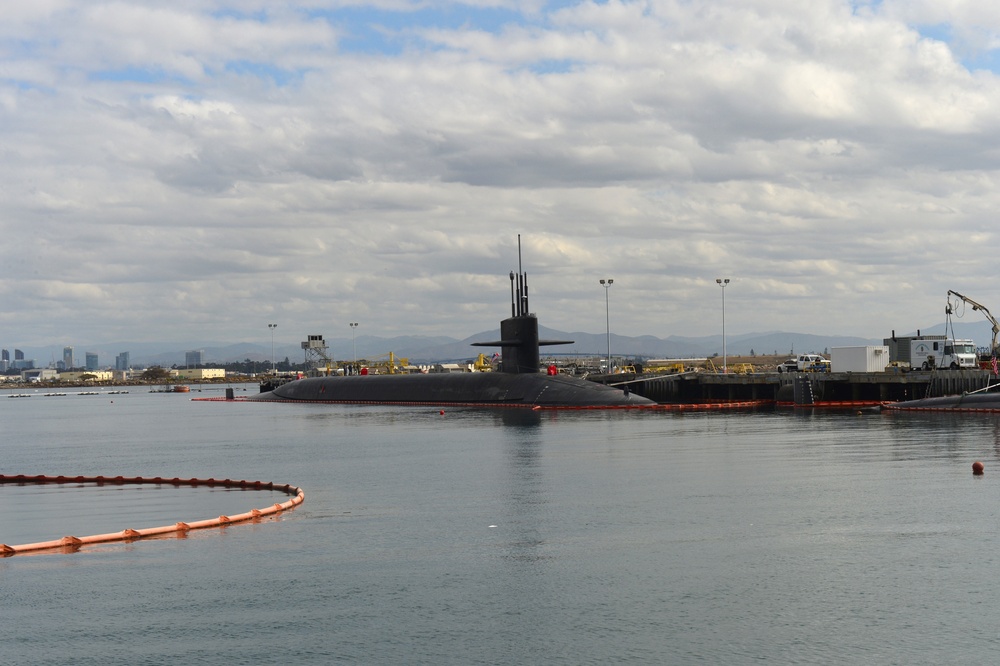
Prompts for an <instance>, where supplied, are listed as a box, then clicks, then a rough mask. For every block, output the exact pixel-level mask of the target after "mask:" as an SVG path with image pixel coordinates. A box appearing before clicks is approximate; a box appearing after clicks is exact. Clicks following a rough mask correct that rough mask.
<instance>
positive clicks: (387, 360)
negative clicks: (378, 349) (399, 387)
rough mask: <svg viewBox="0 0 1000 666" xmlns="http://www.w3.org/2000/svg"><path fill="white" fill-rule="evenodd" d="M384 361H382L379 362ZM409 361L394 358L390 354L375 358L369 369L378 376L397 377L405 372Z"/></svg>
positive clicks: (400, 357)
mask: <svg viewBox="0 0 1000 666" xmlns="http://www.w3.org/2000/svg"><path fill="white" fill-rule="evenodd" d="M379 359H384V360H379ZM409 364H410V359H408V358H403V357H402V356H396V355H395V354H393V353H392V352H389V353H388V354H382V355H380V356H376V357H375V360H374V361H373V362H372V363H371V365H370V367H371V368H372V369H374V370H375V371H376V372H377V373H378V374H380V375H399V374H404V373H405V372H406V366H408V365H409Z"/></svg>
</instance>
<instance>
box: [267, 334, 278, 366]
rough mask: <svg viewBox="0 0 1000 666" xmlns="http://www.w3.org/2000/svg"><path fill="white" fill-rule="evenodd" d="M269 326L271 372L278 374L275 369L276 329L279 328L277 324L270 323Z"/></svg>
mask: <svg viewBox="0 0 1000 666" xmlns="http://www.w3.org/2000/svg"><path fill="white" fill-rule="evenodd" d="M267 327H268V328H269V329H271V374H272V375H274V374H277V373H276V372H275V371H274V329H276V328H278V325H277V324H268V325H267Z"/></svg>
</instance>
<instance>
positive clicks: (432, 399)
mask: <svg viewBox="0 0 1000 666" xmlns="http://www.w3.org/2000/svg"><path fill="white" fill-rule="evenodd" d="M520 245H521V238H520V236H518V272H517V275H516V276H515V274H514V272H513V271H511V273H510V285H511V287H510V288H511V316H510V317H508V318H507V319H504V320H503V321H501V322H500V340H496V341H493V342H476V343H473V346H479V347H500V350H501V351H500V369H499V370H498V371H495V372H466V373H436V374H405V375H349V376H346V377H345V376H333V377H307V378H303V379H297V380H295V381H292V382H288V383H287V384H281V385H279V386H277V387H274V388H273V389H272V390H270V391H266V392H262V393H260V394H258V395H255V396H252V397H250V398H248V400H253V401H268V402H317V403H322V402H329V403H340V404H368V405H436V406H437V405H440V406H445V405H461V406H475V407H524V408H532V409H545V408H565V409H572V408H578V409H585V408H591V409H611V408H629V407H648V406H652V405H655V404H656V403H655V402H654V401H652V400H649V399H648V398H644V397H642V396H639V395H635V394H632V393H630V392H629V391H628V389H627V388H626V389H624V390H623V389H620V388H616V387H613V386H606V385H604V384H597V383H594V382H589V381H587V380H585V379H580V378H578V377H571V376H568V375H560V374H557V373H551V372H550V373H542V372H541V371H540V370H541V368H540V363H539V352H538V350H539V347H541V346H546V345H561V344H572V341H571V340H539V338H538V319H537V317H536V316H535V315H534V314H533V313H531V312H530V311H529V309H528V278H527V274H526V273H524V272H523V271H522V270H521V248H520Z"/></svg>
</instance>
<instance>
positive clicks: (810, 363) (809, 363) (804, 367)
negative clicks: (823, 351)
mask: <svg viewBox="0 0 1000 666" xmlns="http://www.w3.org/2000/svg"><path fill="white" fill-rule="evenodd" d="M796 365H797V366H798V370H799V372H830V361H829V360H827V359H825V358H823V357H822V356H820V355H819V354H799V357H798V359H796Z"/></svg>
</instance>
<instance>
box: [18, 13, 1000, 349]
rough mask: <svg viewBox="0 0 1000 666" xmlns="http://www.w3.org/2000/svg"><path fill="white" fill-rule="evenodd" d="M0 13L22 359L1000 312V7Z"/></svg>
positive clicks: (863, 331)
mask: <svg viewBox="0 0 1000 666" xmlns="http://www.w3.org/2000/svg"><path fill="white" fill-rule="evenodd" d="M0 6H2V17H3V20H2V21H0V54H2V55H0V156H2V159H0V233H2V238H3V243H4V248H5V252H4V259H3V261H2V262H0V299H2V301H0V303H2V307H0V345H2V346H5V347H9V346H16V345H26V346H27V345H43V344H78V345H83V344H87V343H93V344H96V343H101V342H111V341H118V340H129V341H174V340H177V341H180V340H184V341H198V340H204V341H219V340H223V341H224V340H228V341H234V342H235V341H269V340H270V333H269V330H268V328H267V324H268V323H277V324H278V326H279V327H278V329H277V331H278V336H277V337H278V338H279V339H281V340H287V341H289V342H294V341H296V340H304V339H305V338H304V336H305V335H307V334H313V333H320V334H323V335H325V336H326V337H327V338H328V339H333V338H337V337H350V329H349V327H348V322H351V321H355V322H359V323H360V327H359V329H358V332H359V334H361V333H366V334H371V335H380V336H392V335H400V334H426V335H450V336H453V337H458V338H461V337H465V336H467V335H470V334H473V333H476V332H479V331H483V330H489V329H495V328H496V327H497V326H498V322H499V320H500V319H501V318H502V317H503V316H505V315H506V314H507V313H509V311H510V310H509V299H510V285H509V280H508V278H507V275H508V272H509V271H510V270H512V269H514V270H516V269H517V235H518V234H521V237H522V256H523V262H524V270H525V271H526V272H527V273H528V280H529V285H530V288H531V307H532V310H534V311H536V312H537V313H538V315H539V320H540V322H541V324H542V325H544V326H548V327H550V328H555V329H560V330H565V331H588V332H594V333H599V332H602V331H603V330H604V327H605V290H604V289H603V288H602V287H601V286H600V284H599V283H598V280H599V279H600V278H602V277H604V278H606V277H611V278H613V279H614V286H613V287H612V289H611V291H610V293H609V294H608V296H609V297H610V313H611V317H610V318H611V328H612V331H613V332H615V333H618V334H623V335H647V334H648V335H655V336H657V337H666V336H669V335H690V336H700V335H709V334H716V333H719V332H720V329H721V319H722V290H721V289H720V288H719V286H718V285H717V284H716V282H715V280H716V278H718V277H728V278H730V280H731V282H730V284H729V286H728V287H727V288H726V290H725V299H726V309H725V312H726V327H727V332H728V333H730V334H738V333H750V332H763V331H773V330H786V331H795V332H802V333H819V334H826V333H829V334H842V335H858V336H864V337H882V336H884V335H888V334H889V332H890V330H891V329H896V330H897V331H899V332H903V331H908V330H912V329H915V328H918V327H922V326H923V327H926V326H930V325H932V324H935V323H939V322H941V321H943V320H944V306H945V301H946V292H947V290H949V289H955V290H957V291H960V292H963V293H966V294H967V295H969V296H970V297H972V298H974V299H976V300H979V301H981V302H982V303H984V304H986V305H987V306H988V307H991V308H992V309H993V310H994V311H996V312H997V313H998V314H1000V284H998V281H997V279H996V278H997V270H996V266H997V264H998V256H1000V238H998V232H997V231H996V230H997V217H998V212H1000V184H998V182H997V181H998V176H1000V77H998V72H1000V58H998V57H997V56H998V53H1000V5H997V4H996V3H990V2H986V1H985V0H886V1H884V2H847V1H838V0H811V1H810V2H802V1H801V0H712V1H711V2H709V1H707V0H706V1H703V2H699V1H697V0H695V1H691V0H662V1H657V0H652V1H648V2H601V3H593V2H562V1H560V2H550V3H546V2H544V1H542V0H470V2H467V3H459V2H455V3H447V2H435V1H434V0H429V1H427V2H410V1H407V0H382V1H377V2H372V3H365V4H354V3H351V2H349V1H342V2H330V1H326V0H301V1H298V0H287V1H284V2H264V1H263V0H172V1H171V2H149V1H143V2H128V1H127V0H126V1H121V2H103V1H98V0H93V1H89V0H78V1H75V2H74V1H68V0H32V2H15V1H14V0H2V1H0ZM966 317H967V318H966V319H965V321H976V320H977V317H978V314H977V313H971V312H970V313H968V314H967V315H966Z"/></svg>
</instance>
